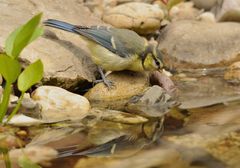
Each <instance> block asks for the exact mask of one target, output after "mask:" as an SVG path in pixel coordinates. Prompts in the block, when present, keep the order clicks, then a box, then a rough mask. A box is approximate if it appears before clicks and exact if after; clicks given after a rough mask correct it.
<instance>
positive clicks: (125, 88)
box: [84, 71, 149, 110]
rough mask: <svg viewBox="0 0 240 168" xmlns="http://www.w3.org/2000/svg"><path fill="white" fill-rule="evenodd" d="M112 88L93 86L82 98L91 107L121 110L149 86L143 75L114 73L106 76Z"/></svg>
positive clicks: (102, 85)
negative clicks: (85, 99)
mask: <svg viewBox="0 0 240 168" xmlns="http://www.w3.org/2000/svg"><path fill="white" fill-rule="evenodd" d="M108 79H110V80H111V81H112V82H114V85H115V86H114V87H113V88H112V89H110V90H109V89H108V88H107V87H106V86H105V85H104V84H103V83H99V84H97V85H95V86H94V87H93V88H92V89H91V90H89V91H88V92H87V93H86V94H85V95H84V96H85V97H86V98H87V99H88V100H89V101H90V102H91V106H93V107H102V108H110V109H115V110H117V109H118V110H123V109H124V106H125V104H126V103H127V101H128V100H129V99H130V98H131V97H132V96H135V95H138V94H140V93H142V92H143V91H144V90H145V89H146V88H147V87H148V85H149V81H148V77H147V75H146V74H144V73H135V72H125V71H123V72H114V73H112V74H110V75H109V76H108Z"/></svg>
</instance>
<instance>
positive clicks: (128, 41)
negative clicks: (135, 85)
mask: <svg viewBox="0 0 240 168" xmlns="http://www.w3.org/2000/svg"><path fill="white" fill-rule="evenodd" d="M44 25H46V26H50V27H54V28H58V29H62V30H65V31H68V32H72V33H75V34H78V35H80V36H81V37H83V38H84V39H85V40H86V41H87V44H88V48H89V50H90V51H91V58H92V61H93V62H94V63H95V64H97V65H98V67H99V71H100V74H101V77H102V79H103V82H104V83H105V84H106V85H107V86H108V87H110V83H109V81H107V80H106V78H105V76H104V74H103V72H102V69H101V68H103V69H104V70H106V71H122V70H130V71H137V72H139V71H153V70H158V69H161V68H162V67H163V63H162V54H161V52H160V51H159V50H158V49H157V46H155V45H153V44H149V43H148V42H147V41H146V40H144V39H143V38H142V37H140V36H139V35H138V34H137V33H135V32H134V31H132V30H128V29H118V28H111V27H106V26H91V27H86V26H77V25H72V24H69V23H66V22H62V21H58V20H53V19H49V20H46V21H45V22H44Z"/></svg>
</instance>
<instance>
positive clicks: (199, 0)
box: [192, 0, 218, 10]
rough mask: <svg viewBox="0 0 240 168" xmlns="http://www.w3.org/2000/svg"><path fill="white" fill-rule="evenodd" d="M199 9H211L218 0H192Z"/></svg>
mask: <svg viewBox="0 0 240 168" xmlns="http://www.w3.org/2000/svg"><path fill="white" fill-rule="evenodd" d="M192 1H193V2H194V5H195V6H196V7H197V8H199V9H205V10H210V9H211V8H212V7H213V6H214V5H215V4H216V3H217V1H218V0H192Z"/></svg>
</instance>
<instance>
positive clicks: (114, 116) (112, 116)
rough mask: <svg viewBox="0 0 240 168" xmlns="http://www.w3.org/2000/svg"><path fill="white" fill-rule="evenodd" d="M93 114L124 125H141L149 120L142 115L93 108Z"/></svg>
mask: <svg viewBox="0 0 240 168" xmlns="http://www.w3.org/2000/svg"><path fill="white" fill-rule="evenodd" d="M91 113H92V114H93V115H96V116H98V117H99V118H100V119H101V120H104V121H112V122H116V123H123V124H141V123H145V122H147V121H148V119H147V118H145V117H142V116H140V115H135V114H130V113H126V112H122V111H117V110H108V109H96V108H93V109H91Z"/></svg>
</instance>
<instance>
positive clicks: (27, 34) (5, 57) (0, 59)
mask: <svg viewBox="0 0 240 168" xmlns="http://www.w3.org/2000/svg"><path fill="white" fill-rule="evenodd" d="M41 16H42V13H40V14H38V15H36V16H34V17H33V18H32V19H30V20H29V21H28V22H27V23H26V24H24V25H22V26H20V27H18V28H17V29H16V30H14V31H13V32H12V33H11V34H10V35H9V36H8V38H7V40H6V43H5V53H2V54H0V74H1V75H2V77H3V78H4V79H5V81H6V84H5V87H4V92H3V97H2V100H1V103H0V123H2V122H3V118H4V116H5V115H6V112H7V108H8V104H9V98H10V94H11V92H12V84H13V83H14V82H16V80H17V86H18V89H19V90H20V91H21V96H20V98H19V100H18V103H17V105H16V107H15V108H14V109H13V111H12V112H11V114H10V115H9V116H8V120H7V121H9V120H10V119H11V118H12V117H13V116H14V115H15V114H16V112H17V111H18V109H19V107H20V105H21V102H22V99H23V96H24V93H25V92H26V91H27V90H28V89H29V88H30V87H31V86H33V85H34V84H36V83H37V82H39V81H40V80H41V79H42V76H43V64H42V62H41V60H37V61H36V62H34V63H32V64H30V65H29V66H28V67H27V68H26V69H25V70H24V71H22V72H21V65H20V63H19V60H18V56H19V55H20V53H21V51H22V50H23V49H24V48H25V47H26V46H27V45H28V44H29V43H31V42H32V41H34V40H35V39H37V38H38V37H39V36H41V35H42V34H43V28H41V27H40V26H39V23H40V21H41Z"/></svg>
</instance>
